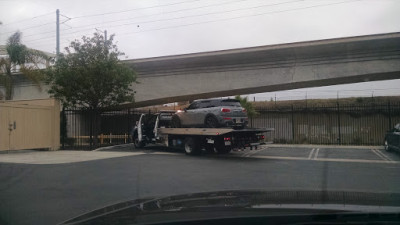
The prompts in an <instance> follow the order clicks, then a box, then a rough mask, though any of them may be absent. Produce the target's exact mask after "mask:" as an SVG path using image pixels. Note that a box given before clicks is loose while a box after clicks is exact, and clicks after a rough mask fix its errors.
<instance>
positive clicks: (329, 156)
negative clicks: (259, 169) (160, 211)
mask: <svg viewBox="0 0 400 225" xmlns="http://www.w3.org/2000/svg"><path fill="white" fill-rule="evenodd" d="M98 151H102V152H103V151H104V152H141V153H146V154H166V153H168V154H172V155H174V154H176V155H180V154H184V152H183V151H182V150H172V149H169V148H166V147H162V146H154V145H152V146H147V147H145V148H140V149H135V148H134V147H133V146H132V145H122V146H114V147H107V148H104V149H99V150H98ZM198 157H222V158H230V157H238V158H258V159H276V160H310V161H331V162H349V163H389V164H396V163H400V153H398V152H387V151H384V150H383V148H382V147H381V146H334V147H331V146H317V145H316V146H301V145H288V146H285V145H274V144H272V145H261V146H259V147H258V148H257V149H253V150H250V149H249V148H246V149H245V150H241V151H237V150H236V151H232V152H231V153H230V154H226V155H218V154H210V153H204V154H202V155H201V156H198Z"/></svg>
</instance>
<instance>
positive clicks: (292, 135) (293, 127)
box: [291, 104, 295, 143]
mask: <svg viewBox="0 0 400 225" xmlns="http://www.w3.org/2000/svg"><path fill="white" fill-rule="evenodd" d="M291 114H292V115H291V116H292V142H293V143H294V137H295V135H294V108H293V104H292V112H291Z"/></svg>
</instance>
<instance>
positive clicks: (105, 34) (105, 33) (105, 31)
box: [104, 30, 107, 41]
mask: <svg viewBox="0 0 400 225" xmlns="http://www.w3.org/2000/svg"><path fill="white" fill-rule="evenodd" d="M104 40H105V41H107V30H104Z"/></svg>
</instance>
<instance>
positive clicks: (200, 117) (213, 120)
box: [171, 99, 248, 129]
mask: <svg viewBox="0 0 400 225" xmlns="http://www.w3.org/2000/svg"><path fill="white" fill-rule="evenodd" d="M247 123H248V117H247V112H246V110H245V109H244V108H242V106H241V105H240V102H239V101H238V100H236V99H206V100H196V101H194V102H193V103H192V104H190V105H189V107H187V108H185V109H184V110H179V111H178V112H176V114H175V115H174V116H173V117H172V121H171V126H172V127H175V128H179V127H207V128H216V127H233V128H239V129H240V128H244V127H246V126H247Z"/></svg>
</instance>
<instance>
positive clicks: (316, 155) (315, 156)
mask: <svg viewBox="0 0 400 225" xmlns="http://www.w3.org/2000/svg"><path fill="white" fill-rule="evenodd" d="M318 153H319V148H317V151H316V152H315V155H314V160H315V159H317V158H318Z"/></svg>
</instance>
